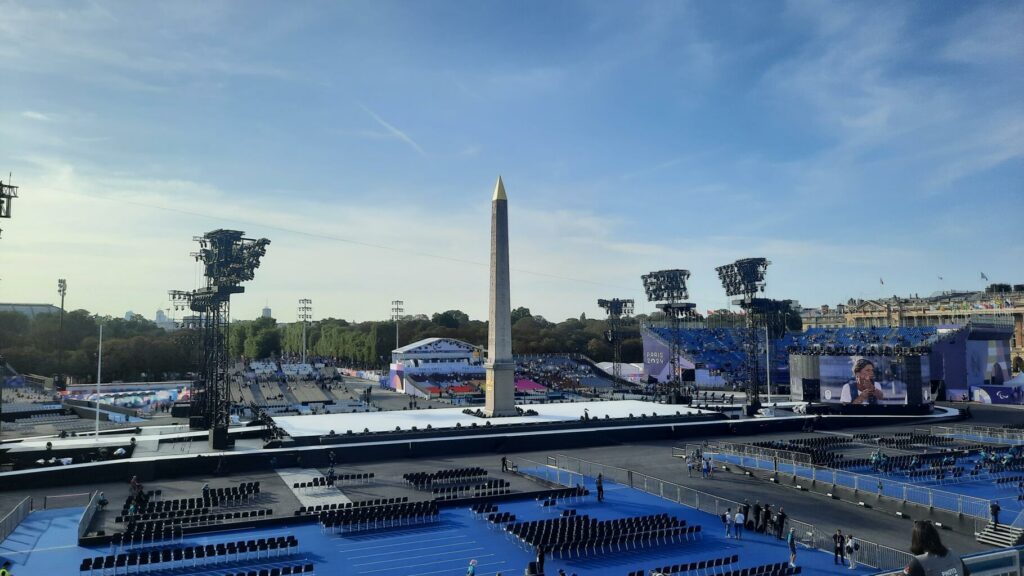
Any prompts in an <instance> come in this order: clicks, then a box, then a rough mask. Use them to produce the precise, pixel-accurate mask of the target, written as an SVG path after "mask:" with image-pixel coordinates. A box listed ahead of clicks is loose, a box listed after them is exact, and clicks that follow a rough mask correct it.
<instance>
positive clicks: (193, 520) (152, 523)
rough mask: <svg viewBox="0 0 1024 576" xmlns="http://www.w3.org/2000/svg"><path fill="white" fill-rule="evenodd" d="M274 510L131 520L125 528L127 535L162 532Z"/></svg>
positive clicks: (260, 516)
mask: <svg viewBox="0 0 1024 576" xmlns="http://www.w3.org/2000/svg"><path fill="white" fill-rule="evenodd" d="M273 514H274V511H273V510H271V509H269V508H260V509H257V510H245V511H241V512H222V513H216V514H200V515H195V516H182V517H177V518H168V519H166V520H149V521H143V522H129V524H128V527H127V528H126V529H125V530H123V533H124V534H126V535H136V534H141V533H160V532H163V530H164V529H165V528H167V527H168V526H170V527H174V526H201V525H209V524H222V523H225V522H231V521H234V520H252V519H256V518H264V517H266V516H272V515H273Z"/></svg>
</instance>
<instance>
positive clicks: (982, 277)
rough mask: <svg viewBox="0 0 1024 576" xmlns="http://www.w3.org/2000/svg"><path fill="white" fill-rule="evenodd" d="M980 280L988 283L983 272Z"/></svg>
mask: <svg viewBox="0 0 1024 576" xmlns="http://www.w3.org/2000/svg"><path fill="white" fill-rule="evenodd" d="M981 279H982V280H984V281H986V282H988V276H985V273H984V272H982V273H981Z"/></svg>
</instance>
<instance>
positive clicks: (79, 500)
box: [43, 492, 93, 510]
mask: <svg viewBox="0 0 1024 576" xmlns="http://www.w3.org/2000/svg"><path fill="white" fill-rule="evenodd" d="M92 496H93V494H92V493H91V492H79V493H77V494H58V495H55V496H43V510H50V509H53V508H74V507H75V506H88V505H89V500H90V499H91V498H92Z"/></svg>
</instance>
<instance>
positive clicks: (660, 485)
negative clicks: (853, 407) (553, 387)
mask: <svg viewBox="0 0 1024 576" xmlns="http://www.w3.org/2000/svg"><path fill="white" fill-rule="evenodd" d="M516 464H517V466H518V469H519V471H520V472H524V473H532V472H534V471H536V474H535V475H537V476H538V477H541V478H545V479H546V480H548V481H552V482H556V483H558V484H561V485H563V486H575V485H577V484H581V483H582V482H583V479H584V478H585V477H590V478H595V477H597V475H598V474H601V475H602V477H603V479H604V482H605V484H607V483H609V482H614V483H617V484H622V485H625V486H629V487H630V488H634V489H636V490H641V491H643V492H646V493H648V494H651V495H653V496H658V497H659V498H664V499H666V500H670V501H672V502H675V503H677V504H681V505H683V506H686V507H688V508H694V509H696V510H700V511H701V512H707V513H708V514H713V515H714V516H715V517H716V518H718V517H720V516H721V515H722V513H724V512H725V511H726V509H730V508H731V509H732V510H737V509H739V507H740V506H741V504H740V503H739V502H737V501H735V500H729V499H728V498H722V497H720V496H715V495H714V494H708V493H707V492H701V491H700V490H694V489H692V488H688V487H686V486H681V485H679V484H676V483H674V482H669V481H667V480H661V479H660V478H655V477H653V476H648V475H647V474H643V473H641V472H637V471H635V470H629V469H627V468H619V467H617V466H608V465H605V464H600V463H597V462H591V461H588V460H583V459H581V458H576V457H572V456H566V455H564V454H559V455H557V456H548V457H547V461H546V462H545V463H543V464H542V463H540V462H535V461H532V460H526V459H523V458H516ZM787 522H789V525H790V526H791V527H793V528H795V531H794V533H795V534H796V536H797V539H798V541H799V542H800V543H801V544H804V545H805V546H809V547H812V548H817V549H819V550H824V551H831V550H832V547H833V546H832V534H831V533H828V532H823V531H821V530H818V529H817V528H815V527H814V525H813V524H808V523H806V522H802V521H800V520H796V519H794V518H792V517H791V518H788V519H787ZM857 541H858V542H859V543H860V550H859V551H858V552H857V562H858V563H860V564H865V565H867V566H871V567H872V568H878V569H880V570H887V569H897V568H903V567H904V566H906V565H907V563H909V562H910V558H911V555H910V554H908V553H906V552H903V551H901V550H896V549H894V548H890V547H888V546H883V545H881V544H876V543H874V542H871V541H869V540H861V539H859V538H858V539H857Z"/></svg>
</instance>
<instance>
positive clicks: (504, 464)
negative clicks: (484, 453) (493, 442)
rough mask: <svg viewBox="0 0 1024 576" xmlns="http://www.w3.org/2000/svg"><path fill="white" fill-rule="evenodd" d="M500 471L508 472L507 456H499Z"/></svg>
mask: <svg viewBox="0 0 1024 576" xmlns="http://www.w3.org/2000/svg"><path fill="white" fill-rule="evenodd" d="M501 471H502V472H508V457H506V456H502V457H501Z"/></svg>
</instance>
